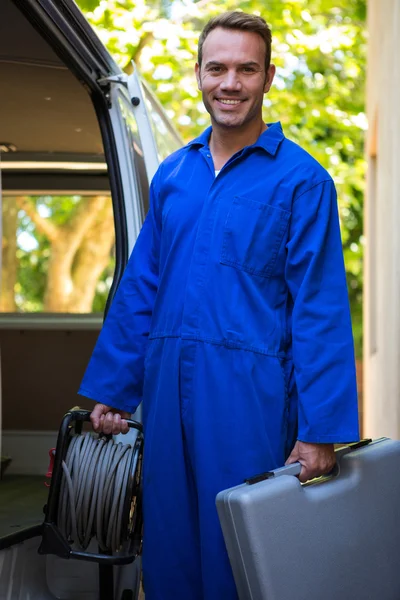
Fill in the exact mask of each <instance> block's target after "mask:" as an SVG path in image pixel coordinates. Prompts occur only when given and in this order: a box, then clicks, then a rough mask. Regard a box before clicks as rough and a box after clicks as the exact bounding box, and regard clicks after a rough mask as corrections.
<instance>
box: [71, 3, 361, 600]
mask: <svg viewBox="0 0 400 600" xmlns="http://www.w3.org/2000/svg"><path fill="white" fill-rule="evenodd" d="M270 56H271V34H270V30H269V29H268V27H267V25H266V23H265V21H264V20H263V19H261V18H260V17H256V16H252V15H246V14H244V13H240V12H230V13H226V14H222V15H220V16H218V17H216V18H215V19H213V20H212V21H211V22H209V23H208V25H206V27H205V29H204V31H203V33H202V35H201V37H200V41H199V56H198V64H197V65H196V77H197V81H198V86H199V89H200V90H201V91H202V95H203V101H204V104H205V106H206V108H207V110H208V112H209V113H210V116H211V122H212V127H211V128H209V129H207V130H206V131H205V132H204V133H203V134H202V135H201V136H200V137H199V138H197V139H196V140H194V141H193V142H191V143H190V144H188V145H187V146H185V147H184V148H183V149H181V150H179V151H177V152H175V153H174V154H173V155H171V156H170V157H169V158H168V159H167V160H165V161H164V163H163V164H162V165H161V166H160V168H159V169H158V171H157V173H156V175H155V177H154V179H153V182H152V185H151V206H150V211H149V214H148V215H147V218H146V221H145V223H144V225H143V229H142V231H141V233H140V236H139V238H138V241H137V243H136V246H135V249H134V251H133V253H132V256H131V258H130V261H129V264H128V266H127V268H126V272H125V275H124V278H123V280H122V282H121V284H120V286H119V289H118V292H117V295H116V297H115V300H114V302H113V305H112V307H111V310H110V312H109V315H108V316H107V319H106V322H105V325H104V327H103V330H102V332H101V334H100V337H99V341H98V343H97V346H96V348H95V350H94V354H93V357H92V359H91V362H90V364H89V367H88V370H87V372H86V375H85V379H84V381H83V384H82V387H81V389H80V393H81V394H83V395H85V396H88V397H90V398H94V399H95V400H97V402H99V403H100V404H97V405H96V407H95V409H94V410H93V413H92V422H93V427H94V429H95V430H97V431H100V430H104V431H106V432H113V433H118V432H119V431H121V430H122V431H123V432H125V431H126V430H127V427H126V421H124V419H125V418H127V417H128V416H129V415H130V414H131V413H132V412H133V411H134V410H135V409H136V407H137V406H138V404H139V403H140V401H141V400H142V399H143V419H144V427H145V455H144V478H143V485H144V488H143V489H144V522H145V525H144V546H143V572H144V582H145V586H146V600H172V599H173V600H233V599H234V598H236V597H237V596H236V591H235V586H234V582H233V578H232V573H231V570H230V566H229V562H228V558H227V555H226V552H225V548H224V542H223V538H222V534H221V530H220V527H219V522H218V517H217V512H216V508H215V496H216V494H217V493H218V492H219V491H220V490H222V489H226V488H228V487H230V486H234V485H237V484H240V483H241V482H243V480H244V479H245V478H246V477H249V476H251V475H254V474H257V473H260V472H262V471H266V470H269V469H273V468H275V467H278V466H281V465H283V464H284V462H285V460H286V459H287V462H294V461H297V460H299V461H300V462H301V464H302V471H301V474H300V479H301V481H305V480H307V479H309V478H312V477H314V476H316V475H320V474H322V473H325V472H328V471H329V470H330V469H331V468H332V467H333V465H334V462H335V459H334V452H333V443H336V442H346V441H351V440H356V439H358V422H357V399H356V382H355V371H354V356H353V340H352V333H351V323H350V316H349V307H348V298H347V289H346V279H345V272H344V266H343V256H342V250H341V240H340V231H339V221H338V214H337V203H336V194H335V188H334V185H333V182H332V179H331V177H330V176H329V174H328V173H327V172H326V171H325V170H324V169H323V168H322V167H321V166H320V165H319V164H318V163H317V162H316V161H315V160H314V159H313V158H311V157H310V156H309V155H308V154H307V153H306V152H304V151H303V150H301V149H300V148H299V147H298V146H297V145H295V144H294V143H292V142H290V141H289V140H287V139H286V138H285V137H284V135H283V132H282V129H281V126H280V124H279V123H274V124H272V125H268V126H267V125H265V124H264V123H263V121H262V103H263V97H264V94H265V93H267V92H268V91H269V89H270V87H271V84H272V81H273V78H274V74H275V67H274V66H273V65H272V64H270ZM296 438H297V441H296ZM293 446H294V447H293ZM282 560H283V561H284V560H285V557H282Z"/></svg>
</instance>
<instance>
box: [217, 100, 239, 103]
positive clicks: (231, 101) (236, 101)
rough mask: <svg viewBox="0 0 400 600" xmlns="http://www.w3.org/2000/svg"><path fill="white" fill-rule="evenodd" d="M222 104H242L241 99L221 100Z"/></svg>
mask: <svg viewBox="0 0 400 600" xmlns="http://www.w3.org/2000/svg"><path fill="white" fill-rule="evenodd" d="M220 102H222V104H240V102H241V101H240V100H220Z"/></svg>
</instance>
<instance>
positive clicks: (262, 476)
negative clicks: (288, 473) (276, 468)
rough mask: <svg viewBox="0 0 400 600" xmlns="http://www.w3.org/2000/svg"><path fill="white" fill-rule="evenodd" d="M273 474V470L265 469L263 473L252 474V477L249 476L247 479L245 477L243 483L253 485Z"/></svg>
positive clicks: (269, 477)
mask: <svg viewBox="0 0 400 600" xmlns="http://www.w3.org/2000/svg"><path fill="white" fill-rule="evenodd" d="M274 476H275V475H274V472H273V471H266V472H265V473H260V474H259V475H254V477H249V479H245V480H244V483H247V485H254V484H255V483H260V481H265V480H266V479H271V478H272V477H274Z"/></svg>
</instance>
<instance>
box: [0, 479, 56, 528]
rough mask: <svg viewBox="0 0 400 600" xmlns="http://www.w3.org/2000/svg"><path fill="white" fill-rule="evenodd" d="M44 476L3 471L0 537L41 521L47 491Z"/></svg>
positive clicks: (0, 493) (0, 487)
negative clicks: (13, 473)
mask: <svg viewBox="0 0 400 600" xmlns="http://www.w3.org/2000/svg"><path fill="white" fill-rule="evenodd" d="M45 481H46V478H45V477H44V476H41V475H39V476H37V475H12V474H8V473H5V475H4V477H3V479H1V481H0V538H2V537H3V536H5V535H10V534H11V533H15V532H17V531H18V530H20V529H26V528H27V527H31V526H32V525H40V523H42V522H43V519H44V514H43V507H44V505H45V504H46V502H47V496H48V493H49V490H48V488H47V487H46V486H45V485H44V482H45Z"/></svg>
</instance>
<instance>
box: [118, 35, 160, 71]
mask: <svg viewBox="0 0 400 600" xmlns="http://www.w3.org/2000/svg"><path fill="white" fill-rule="evenodd" d="M153 41H154V34H153V33H152V32H151V31H147V32H146V33H144V34H143V35H142V37H141V38H140V40H139V43H138V45H137V46H136V50H135V51H134V52H133V54H132V55H131V56H130V58H129V61H128V62H127V63H126V65H125V66H124V71H125V73H127V74H128V75H131V73H132V71H133V68H132V61H133V62H134V63H135V64H137V65H138V64H139V62H140V56H141V54H142V52H143V50H144V48H145V47H146V46H148V45H149V44H151V43H152V42H153Z"/></svg>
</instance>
